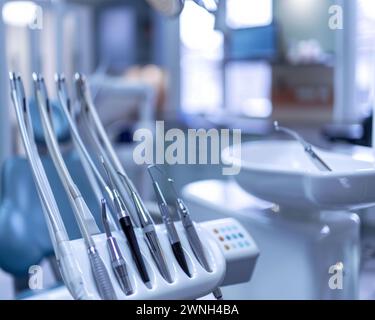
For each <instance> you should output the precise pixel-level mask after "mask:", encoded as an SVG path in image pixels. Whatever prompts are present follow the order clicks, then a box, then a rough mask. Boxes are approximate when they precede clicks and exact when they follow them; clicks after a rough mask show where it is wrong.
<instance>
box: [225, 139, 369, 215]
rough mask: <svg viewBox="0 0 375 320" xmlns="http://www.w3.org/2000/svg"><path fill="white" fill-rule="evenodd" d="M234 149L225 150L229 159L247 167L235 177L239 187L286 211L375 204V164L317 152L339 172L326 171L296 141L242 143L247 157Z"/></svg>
mask: <svg viewBox="0 0 375 320" xmlns="http://www.w3.org/2000/svg"><path fill="white" fill-rule="evenodd" d="M235 148H238V146H237V147H235ZM229 151H230V149H226V150H224V151H223V154H222V156H223V160H224V161H226V162H230V163H233V164H234V165H236V166H241V171H240V173H239V174H238V175H236V176H235V179H236V181H237V182H238V183H239V185H240V186H241V187H242V188H243V189H244V190H246V191H247V192H249V193H251V194H252V195H254V196H256V197H259V198H261V199H264V200H267V201H270V202H273V203H276V204H278V205H280V206H281V207H282V208H283V207H286V208H299V209H301V208H304V209H312V210H316V209H319V210H321V209H327V210H342V209H354V208H359V207H366V206H369V205H372V204H375V165H374V163H373V162H369V161H360V160H356V159H353V158H352V157H351V156H349V155H344V154H338V153H333V152H327V151H323V150H321V149H318V148H315V151H316V152H317V153H318V155H320V156H321V158H322V159H323V160H324V161H325V162H326V163H327V164H328V165H329V166H330V167H331V168H332V170H333V171H332V172H322V171H319V170H318V169H317V168H316V167H315V166H314V164H313V163H312V162H311V161H310V159H309V158H308V156H307V154H306V153H305V152H304V151H303V148H302V146H301V145H300V144H299V143H298V142H295V141H259V142H249V143H244V144H242V145H241V153H239V152H233V153H230V152H229ZM238 154H241V159H239V158H238V157H236V156H235V155H238Z"/></svg>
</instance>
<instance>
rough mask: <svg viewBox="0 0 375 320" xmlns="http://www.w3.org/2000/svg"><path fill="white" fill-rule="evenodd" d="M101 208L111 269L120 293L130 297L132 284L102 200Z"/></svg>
mask: <svg viewBox="0 0 375 320" xmlns="http://www.w3.org/2000/svg"><path fill="white" fill-rule="evenodd" d="M101 206H102V220H103V226H104V230H105V233H106V236H107V246H108V251H109V256H110V259H111V265H112V269H113V272H114V274H115V276H116V279H117V281H118V283H119V285H120V287H121V289H122V291H124V292H125V294H126V295H130V294H132V293H133V288H132V284H131V282H130V278H129V274H128V270H127V268H126V262H125V260H124V258H123V256H122V254H121V251H120V248H119V247H118V244H117V240H116V238H115V237H113V235H112V232H111V229H110V227H109V223H108V217H107V210H106V201H105V199H102V201H101Z"/></svg>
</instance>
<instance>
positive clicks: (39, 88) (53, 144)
mask: <svg viewBox="0 0 375 320" xmlns="http://www.w3.org/2000/svg"><path fill="white" fill-rule="evenodd" d="M33 80H34V89H35V95H36V100H37V105H38V108H39V112H40V116H41V121H42V126H43V130H44V133H45V138H46V143H47V147H48V150H49V152H50V154H51V157H52V160H53V162H54V164H55V167H56V169H57V172H58V174H59V177H60V180H61V182H62V184H63V186H64V188H65V191H66V193H67V195H68V198H69V201H70V203H71V206H72V209H73V213H74V215H75V218H76V221H77V223H78V226H79V229H80V232H81V234H82V237H83V239H84V242H85V245H86V248H87V254H88V258H89V260H90V265H91V271H92V275H93V277H94V280H95V284H96V287H97V289H98V292H99V295H100V297H101V298H102V299H105V300H114V299H116V294H115V291H114V289H113V286H112V283H111V280H110V277H109V275H108V272H107V269H106V267H105V265H104V263H103V261H102V259H101V257H100V255H99V253H98V251H97V249H96V246H95V242H94V240H93V238H92V234H98V233H100V231H99V228H98V226H97V225H96V222H95V220H94V218H93V216H92V214H91V212H90V210H89V208H88V207H87V204H86V202H85V201H84V199H83V197H82V195H81V193H80V191H79V189H78V187H77V186H76V185H75V183H74V181H73V179H72V177H71V176H70V174H69V171H68V169H67V167H66V165H65V162H64V159H63V157H62V155H61V152H60V150H59V146H58V142H57V139H56V136H55V133H54V131H53V128H52V124H51V114H50V108H49V99H48V94H47V89H46V86H45V83H44V79H43V77H42V76H41V75H38V74H36V73H33Z"/></svg>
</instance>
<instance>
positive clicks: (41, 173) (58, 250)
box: [9, 72, 93, 299]
mask: <svg viewBox="0 0 375 320" xmlns="http://www.w3.org/2000/svg"><path fill="white" fill-rule="evenodd" d="M9 76H10V88H11V99H12V102H13V105H14V109H15V112H16V117H17V123H18V128H19V131H20V133H21V138H22V141H23V145H24V147H25V151H26V155H27V158H28V160H29V163H30V166H31V172H32V175H33V178H34V182H35V185H36V188H37V192H38V196H39V199H40V200H41V203H42V209H43V214H44V216H45V219H46V223H47V227H48V231H49V235H50V237H51V241H52V244H53V248H54V251H55V255H56V259H57V262H58V266H59V269H60V272H61V276H62V278H63V280H64V282H65V284H66V286H67V288H68V290H69V292H70V294H71V295H72V296H73V297H74V298H75V299H92V298H93V297H92V295H90V294H89V292H88V291H87V288H86V285H85V281H84V279H83V274H82V271H81V269H80V266H79V265H78V263H77V261H76V259H75V257H74V255H73V250H72V247H71V245H70V242H69V237H68V234H67V231H66V229H65V225H64V222H63V221H62V218H61V214H60V212H59V209H58V206H57V203H56V200H55V198H54V196H53V193H52V189H51V186H50V184H49V181H48V179H47V176H46V172H45V170H44V167H43V165H42V162H41V160H40V157H39V154H38V151H37V147H36V144H35V140H34V134H33V128H32V124H31V119H30V114H29V112H28V105H27V101H26V96H25V90H24V87H23V83H22V79H21V77H20V76H16V74H15V73H14V72H10V74H9Z"/></svg>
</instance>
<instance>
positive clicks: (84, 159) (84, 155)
mask: <svg viewBox="0 0 375 320" xmlns="http://www.w3.org/2000/svg"><path fill="white" fill-rule="evenodd" d="M55 82H56V86H57V95H58V98H59V101H60V105H61V108H62V110H63V113H64V115H65V117H66V119H67V121H68V124H69V129H70V133H71V136H72V137H73V143H74V146H75V148H76V150H77V152H78V156H79V158H80V160H81V163H82V165H83V168H84V170H85V173H86V176H87V178H88V180H89V182H90V185H91V187H92V189H93V191H94V194H95V196H96V198H97V200H98V203H101V199H103V193H102V191H101V190H100V187H99V185H98V182H99V184H100V185H101V187H102V188H103V189H104V190H105V191H106V192H107V194H108V196H109V197H110V199H111V200H112V203H111V205H112V206H111V209H112V211H113V212H115V208H114V207H113V194H112V191H111V190H110V188H109V187H108V186H107V184H106V183H105V181H104V179H103V177H102V176H101V174H100V172H99V170H98V169H97V167H96V165H95V163H94V161H93V160H92V158H91V156H90V154H89V152H88V151H87V149H86V147H85V145H84V143H83V141H82V139H81V136H80V134H79V132H78V129H77V126H76V124H75V120H74V115H73V110H72V105H71V100H70V98H69V95H68V91H67V87H66V81H65V77H64V75H62V74H56V75H55ZM95 178H96V179H97V180H96V179H95ZM108 217H109V223H110V226H111V229H112V230H118V228H117V225H116V223H115V221H114V219H113V216H112V214H111V215H109V216H108Z"/></svg>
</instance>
